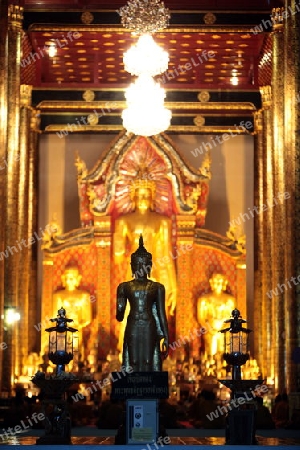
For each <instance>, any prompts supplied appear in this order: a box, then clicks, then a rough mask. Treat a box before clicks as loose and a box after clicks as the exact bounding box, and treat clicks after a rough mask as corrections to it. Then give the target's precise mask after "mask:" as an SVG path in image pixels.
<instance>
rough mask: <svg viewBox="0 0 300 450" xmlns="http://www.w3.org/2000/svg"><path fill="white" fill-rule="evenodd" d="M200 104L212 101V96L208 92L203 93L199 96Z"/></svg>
mask: <svg viewBox="0 0 300 450" xmlns="http://www.w3.org/2000/svg"><path fill="white" fill-rule="evenodd" d="M197 98H198V100H199V102H208V101H209V99H210V94H209V92H208V91H201V92H199V94H198V96H197Z"/></svg>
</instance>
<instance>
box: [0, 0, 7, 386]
mask: <svg viewBox="0 0 300 450" xmlns="http://www.w3.org/2000/svg"><path fill="white" fill-rule="evenodd" d="M7 32H8V2H7V0H1V1H0V110H1V120H0V207H1V221H0V252H4V250H5V228H4V224H5V220H6V174H7V172H6V170H7V160H6V155H7V151H6V145H7V135H6V132H7V64H8V52H7ZM1 261H2V260H1ZM3 315H4V264H3V262H1V264H0V343H2V342H4V323H3V319H2V316H3ZM4 352H5V350H2V351H0V390H2V387H1V386H2V379H3V377H2V362H3V356H4Z"/></svg>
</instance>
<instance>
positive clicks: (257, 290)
mask: <svg viewBox="0 0 300 450" xmlns="http://www.w3.org/2000/svg"><path fill="white" fill-rule="evenodd" d="M263 114H264V113H263V110H262V109H260V110H259V111H257V112H256V113H255V114H254V180H255V183H254V205H262V204H263V198H264V190H263V173H264V170H263V155H264V147H263V132H264V130H263ZM263 237H264V232H263V217H262V215H261V214H256V215H255V217H254V242H255V246H254V299H255V308H254V314H253V318H254V323H255V324H256V329H255V333H254V334H253V339H254V354H255V355H256V359H257V360H258V365H259V367H261V368H262V367H263V366H265V363H264V358H263V352H262V349H263V348H264V342H263V333H264V331H263V326H264V324H263V321H262V317H264V318H265V316H264V313H263V293H264V295H265V291H264V290H263V289H262V287H263V276H262V275H263V273H262V268H263V266H264V260H263V248H264V240H263ZM266 355H267V352H266V350H265V356H266ZM264 370H265V367H264Z"/></svg>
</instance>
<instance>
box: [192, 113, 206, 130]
mask: <svg viewBox="0 0 300 450" xmlns="http://www.w3.org/2000/svg"><path fill="white" fill-rule="evenodd" d="M193 122H194V124H195V125H196V126H197V127H203V126H204V125H205V117H203V116H196V117H195V118H194V120H193Z"/></svg>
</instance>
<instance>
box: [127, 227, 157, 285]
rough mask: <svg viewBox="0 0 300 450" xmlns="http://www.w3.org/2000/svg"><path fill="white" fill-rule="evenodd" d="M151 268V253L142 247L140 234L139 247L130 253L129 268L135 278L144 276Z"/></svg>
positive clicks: (148, 273) (142, 242)
mask: <svg viewBox="0 0 300 450" xmlns="http://www.w3.org/2000/svg"><path fill="white" fill-rule="evenodd" d="M151 268H152V255H151V253H149V252H147V250H146V249H145V247H144V241H143V236H142V235H141V236H140V239H139V247H138V249H137V250H136V251H135V252H134V253H132V255H131V270H132V273H133V275H134V276H135V278H146V277H147V275H150V272H151Z"/></svg>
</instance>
